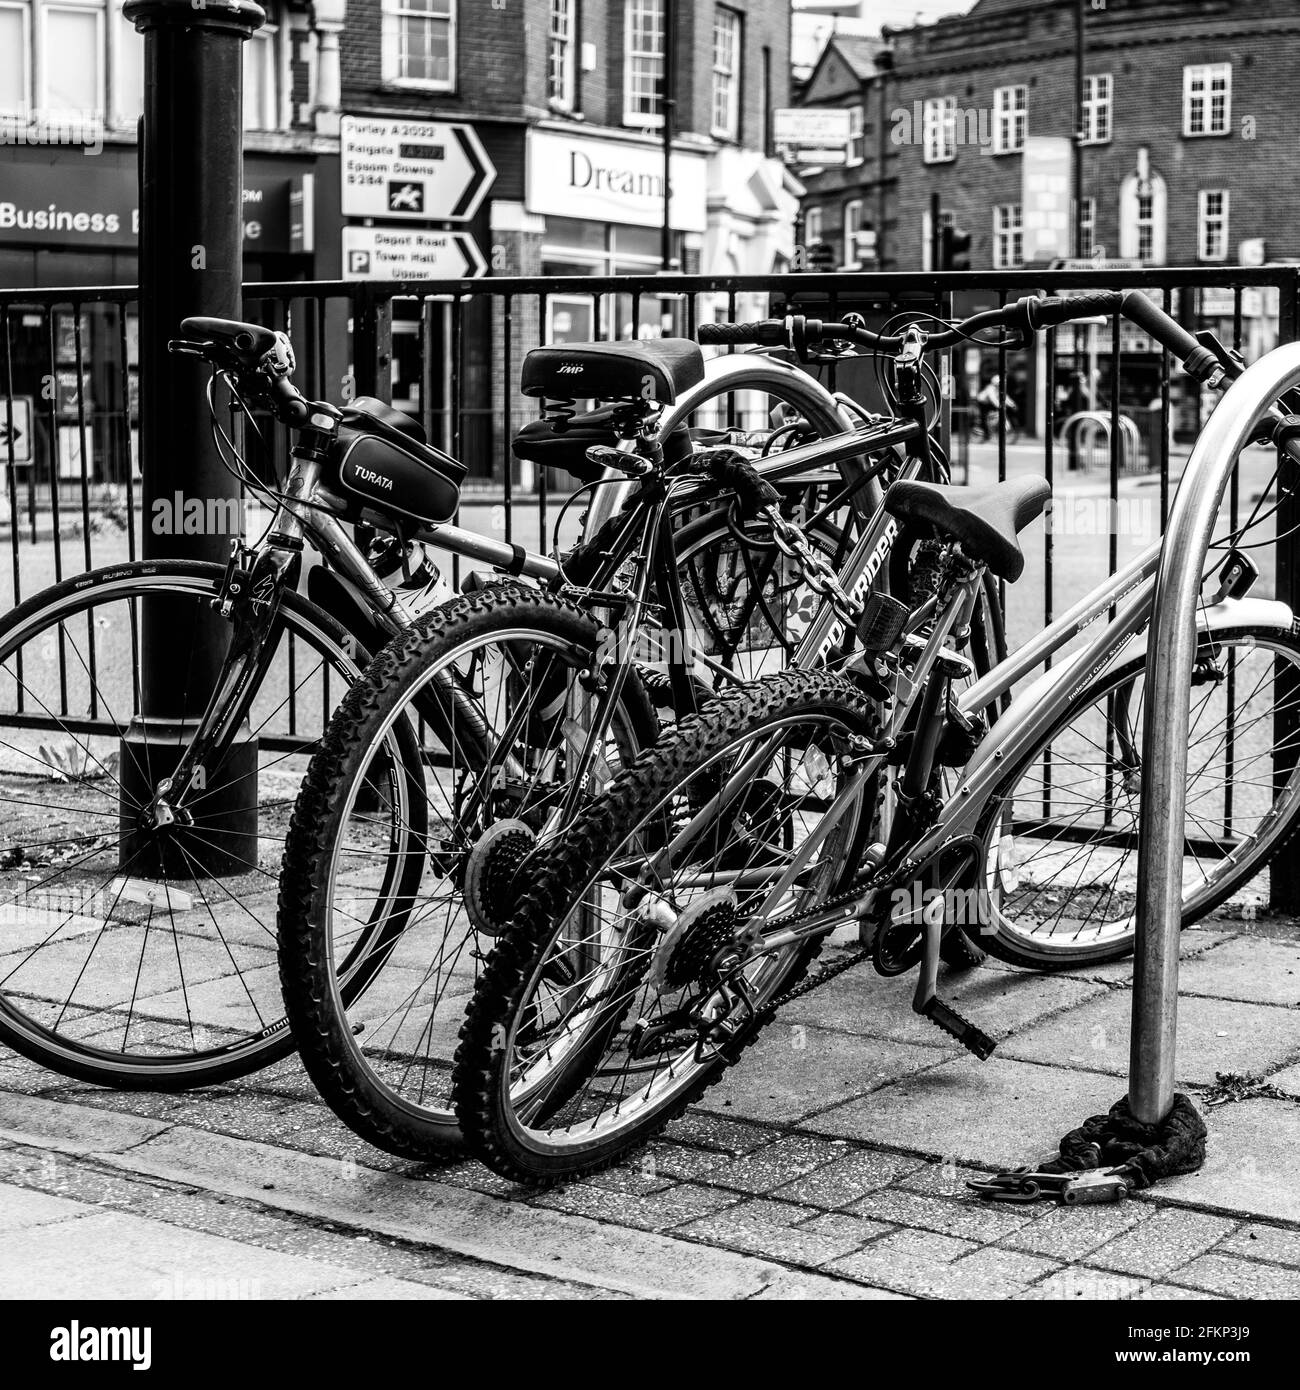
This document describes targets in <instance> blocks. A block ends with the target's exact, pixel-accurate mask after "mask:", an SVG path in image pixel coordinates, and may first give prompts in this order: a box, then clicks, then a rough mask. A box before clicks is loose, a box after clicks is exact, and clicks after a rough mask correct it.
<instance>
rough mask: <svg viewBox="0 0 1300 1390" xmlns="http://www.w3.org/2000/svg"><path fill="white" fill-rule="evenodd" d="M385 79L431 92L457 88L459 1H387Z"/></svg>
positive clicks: (385, 3) (384, 45) (384, 43)
mask: <svg viewBox="0 0 1300 1390" xmlns="http://www.w3.org/2000/svg"><path fill="white" fill-rule="evenodd" d="M382 65H383V76H384V81H385V82H400V83H403V84H405V85H408V86H412V87H427V88H429V89H430V90H431V91H439V92H449V91H451V90H452V89H453V88H454V87H455V85H456V0H384V28H383V55H382Z"/></svg>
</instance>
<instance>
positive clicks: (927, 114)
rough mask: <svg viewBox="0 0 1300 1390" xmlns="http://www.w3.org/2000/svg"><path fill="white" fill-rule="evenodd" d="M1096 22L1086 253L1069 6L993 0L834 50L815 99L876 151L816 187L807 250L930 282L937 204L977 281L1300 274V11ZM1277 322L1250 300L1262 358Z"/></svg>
mask: <svg viewBox="0 0 1300 1390" xmlns="http://www.w3.org/2000/svg"><path fill="white" fill-rule="evenodd" d="M1085 18H1086V30H1085V55H1086V56H1085V65H1084V70H1085V91H1084V107H1083V130H1082V136H1083V139H1082V143H1081V144H1080V145H1079V146H1078V148H1079V150H1080V152H1081V155H1082V161H1083V164H1082V173H1083V216H1082V238H1081V245H1078V246H1076V245H1074V235H1073V233H1074V207H1073V197H1072V192H1071V178H1070V172H1069V171H1070V160H1071V158H1072V151H1073V149H1074V148H1075V146H1074V141H1073V137H1074V133H1075V129H1074V123H1075V54H1076V36H1075V4H1074V0H979V3H977V4H975V5H974V6H973V7H972V9H971V10H970V11H969V13H967V14H965V15H961V16H956V17H952V18H949V19H944V20H940V21H938V22H937V23H935V24H931V25H926V26H921V27H917V28H914V29H908V30H901V31H896V32H892V33H891V32H886V33H885V34H884V35H882V37H881V39H880V40H864V39H846V38H838V39H834V40H832V41H831V43H829V44H828V46H827V48H826V50H825V51H824V53H823V55H822V58H821V61H820V62H819V63H818V66H817V68H816V69H815V70H814V72H813V74H812V76H811V78H810V79H809V82H808V84H807V86H806V88H805V90H804V92H803V94H802V100H803V101H804V102H805V103H807V104H812V105H819V106H848V107H850V108H852V110H853V112H854V116H853V121H854V125H853V128H854V130H855V131H857V130H861V132H862V136H861V139H860V141H858V142H857V143H856V144H855V146H854V147H852V148H851V149H850V159H849V163H848V165H847V166H845V167H844V168H837V169H834V170H831V169H827V170H825V171H822V172H819V173H815V174H812V175H809V176H805V178H804V182H805V183H806V185H807V189H808V193H807V197H806V199H805V200H804V203H803V207H802V215H803V219H804V240H805V241H813V240H818V239H822V240H825V241H826V242H828V243H829V244H830V245H831V246H832V247H833V248H834V252H835V256H836V261H837V264H839V265H843V266H846V267H860V268H866V269H887V270H924V269H927V268H928V267H929V264H930V227H929V221H930V206H931V195H932V194H934V193H937V194H938V195H939V198H940V203H941V207H942V209H943V213H944V215H945V217H947V218H950V219H951V220H952V221H953V222H954V223H956V224H957V225H958V226H960V227H962V228H963V229H964V230H966V231H968V232H969V233H970V234H971V237H972V245H971V265H972V267H974V268H977V269H980V268H992V269H1018V268H1023V267H1027V266H1032V265H1039V264H1041V265H1044V266H1046V265H1048V264H1050V263H1051V262H1052V261H1053V260H1056V259H1059V258H1061V257H1073V256H1083V257H1099V258H1100V257H1104V258H1105V259H1106V260H1107V261H1109V262H1119V263H1120V265H1121V266H1159V265H1170V266H1181V265H1188V266H1191V265H1202V266H1206V265H1208V266H1215V265H1222V266H1230V265H1238V264H1260V263H1262V262H1264V261H1265V260H1267V261H1290V260H1294V259H1297V258H1300V219H1298V218H1297V213H1298V212H1300V192H1298V191H1297V190H1296V188H1295V186H1294V180H1291V179H1289V178H1288V177H1286V171H1287V170H1289V169H1290V168H1292V167H1293V166H1294V161H1295V158H1296V151H1297V150H1298V149H1300V107H1298V106H1297V104H1296V102H1295V101H1294V99H1293V96H1292V89H1293V86H1294V78H1293V76H1292V74H1293V73H1294V71H1295V66H1296V63H1297V61H1298V60H1300V7H1297V6H1296V5H1295V4H1294V3H1291V0H1254V2H1253V3H1252V4H1250V5H1243V4H1240V3H1236V0H1123V3H1116V0H1112V2H1111V3H1110V4H1109V5H1107V6H1105V7H1104V8H1100V9H1098V8H1094V7H1092V6H1089V7H1088V8H1087V9H1086V11H1085ZM1042 137H1047V140H1046V142H1044V141H1043V139H1042ZM1043 159H1045V160H1046V165H1045V166H1044V165H1039V164H1037V163H1035V167H1037V168H1046V171H1047V176H1048V178H1049V179H1050V180H1051V182H1052V184H1053V186H1054V187H1055V189H1056V190H1057V191H1056V193H1055V195H1054V196H1053V198H1052V199H1050V200H1049V203H1050V207H1049V210H1048V211H1046V212H1044V211H1041V210H1039V209H1035V208H1034V207H1032V206H1030V207H1029V208H1028V210H1027V207H1026V198H1025V193H1024V188H1025V181H1026V176H1027V172H1028V166H1029V165H1030V164H1031V162H1036V161H1040V160H1043ZM863 232H865V235H862V234H861V233H863ZM1225 307H1227V308H1228V312H1230V300H1225V298H1224V296H1222V295H1220V296H1217V297H1216V296H1215V295H1213V294H1212V293H1211V292H1206V294H1205V296H1204V297H1203V298H1202V299H1200V300H1199V301H1196V302H1192V301H1191V299H1190V297H1188V300H1187V302H1183V303H1180V304H1179V311H1180V313H1181V314H1182V316H1183V317H1184V318H1185V319H1187V320H1188V321H1189V322H1198V321H1204V322H1209V323H1211V324H1217V322H1218V320H1219V319H1220V318H1221V317H1222V315H1223V312H1224V310H1225ZM1268 309H1269V306H1268V304H1267V302H1264V303H1259V302H1257V301H1254V300H1252V304H1251V310H1252V312H1251V313H1250V317H1251V319H1252V322H1251V323H1249V324H1248V325H1247V334H1248V345H1249V347H1250V349H1251V350H1252V351H1259V350H1262V349H1264V348H1266V347H1268V346H1270V345H1271V342H1272V340H1273V333H1274V331H1275V329H1274V327H1273V324H1272V323H1271V322H1270V318H1269V312H1268ZM1139 347H1140V345H1139ZM1141 357H1142V353H1141V352H1140V350H1135V351H1134V353H1133V354H1131V360H1129V361H1127V362H1126V381H1127V383H1128V384H1127V386H1126V390H1128V391H1129V393H1130V394H1131V395H1132V396H1133V397H1134V399H1136V398H1137V397H1139V396H1142V395H1143V394H1144V393H1146V392H1147V391H1148V390H1149V389H1150V386H1151V383H1152V382H1154V380H1155V370H1156V369H1155V366H1154V363H1152V362H1143V361H1142V360H1140V359H1141ZM1077 365H1078V366H1080V367H1083V365H1084V364H1083V363H1082V362H1080V363H1079V364H1077Z"/></svg>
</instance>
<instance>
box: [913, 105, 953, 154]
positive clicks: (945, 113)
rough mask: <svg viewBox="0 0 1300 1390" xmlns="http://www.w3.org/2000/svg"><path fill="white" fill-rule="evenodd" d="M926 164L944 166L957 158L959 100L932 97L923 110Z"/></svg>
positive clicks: (922, 121) (923, 152)
mask: <svg viewBox="0 0 1300 1390" xmlns="http://www.w3.org/2000/svg"><path fill="white" fill-rule="evenodd" d="M921 128H922V137H923V145H922V150H921V158H922V159H923V160H924V161H925V163H926V164H943V163H946V162H947V161H948V160H950V159H956V158H957V98H956V97H930V98H929V100H927V101H926V103H925V105H924V106H923V107H922V109H921Z"/></svg>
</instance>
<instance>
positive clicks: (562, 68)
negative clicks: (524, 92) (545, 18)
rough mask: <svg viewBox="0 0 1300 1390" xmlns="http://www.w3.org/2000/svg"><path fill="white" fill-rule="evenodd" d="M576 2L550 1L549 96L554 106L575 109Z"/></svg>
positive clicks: (564, 0) (547, 83)
mask: <svg viewBox="0 0 1300 1390" xmlns="http://www.w3.org/2000/svg"><path fill="white" fill-rule="evenodd" d="M576 6H577V0H551V24H550V30H549V34H548V39H549V43H548V49H547V60H546V62H547V65H546V95H547V97H548V98H549V100H550V102H551V105H552V106H559V107H563V109H564V110H566V111H571V110H572V109H573V91H574V82H575V78H574V72H575V68H574V57H573V54H574V33H573V25H574V18H575V16H574V10H575V8H576Z"/></svg>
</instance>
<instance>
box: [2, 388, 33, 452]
mask: <svg viewBox="0 0 1300 1390" xmlns="http://www.w3.org/2000/svg"><path fill="white" fill-rule="evenodd" d="M11 404H12V406H13V422H14V423H13V429H12V431H11V430H10V428H9V407H10V405H11ZM11 448H12V449H13V453H12V455H11V454H10V452H9V451H10V449H11ZM31 462H32V398H31V397H30V396H0V464H5V463H14V464H24V463H31Z"/></svg>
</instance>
